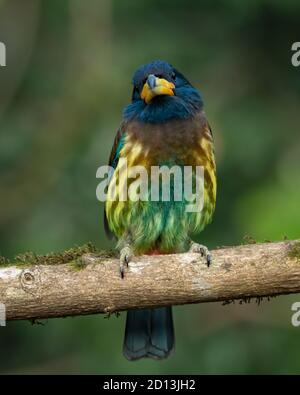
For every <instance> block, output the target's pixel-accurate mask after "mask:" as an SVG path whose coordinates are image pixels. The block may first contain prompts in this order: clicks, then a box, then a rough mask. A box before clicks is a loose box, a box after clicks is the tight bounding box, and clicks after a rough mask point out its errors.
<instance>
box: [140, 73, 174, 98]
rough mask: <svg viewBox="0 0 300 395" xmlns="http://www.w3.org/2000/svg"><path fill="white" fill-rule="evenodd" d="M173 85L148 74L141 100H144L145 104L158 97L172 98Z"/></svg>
mask: <svg viewBox="0 0 300 395" xmlns="http://www.w3.org/2000/svg"><path fill="white" fill-rule="evenodd" d="M174 89H175V85H174V84H173V83H172V82H169V81H167V80H165V79H164V78H158V77H156V76H155V75H153V74H150V75H149V76H148V78H147V81H146V82H145V84H144V86H143V89H142V92H141V98H142V99H143V100H145V103H147V104H148V103H150V101H151V100H152V99H153V98H154V97H155V96H159V95H168V96H174Z"/></svg>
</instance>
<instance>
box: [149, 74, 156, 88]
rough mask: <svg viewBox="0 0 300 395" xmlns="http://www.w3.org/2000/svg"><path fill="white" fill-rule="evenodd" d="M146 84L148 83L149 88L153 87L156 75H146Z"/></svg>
mask: <svg viewBox="0 0 300 395" xmlns="http://www.w3.org/2000/svg"><path fill="white" fill-rule="evenodd" d="M147 84H148V85H149V88H150V89H154V88H155V85H156V77H155V75H153V74H150V75H148V78H147Z"/></svg>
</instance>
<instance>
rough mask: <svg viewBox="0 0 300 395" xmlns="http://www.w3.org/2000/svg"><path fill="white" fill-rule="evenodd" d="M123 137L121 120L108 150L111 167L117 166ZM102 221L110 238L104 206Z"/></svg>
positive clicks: (124, 131) (111, 235) (124, 130)
mask: <svg viewBox="0 0 300 395" xmlns="http://www.w3.org/2000/svg"><path fill="white" fill-rule="evenodd" d="M125 137H126V124H125V122H123V123H121V125H120V127H119V129H118V131H117V134H116V137H115V140H114V143H113V146H112V149H111V152H110V156H109V162H108V164H109V166H111V167H112V168H113V169H116V167H117V166H118V162H119V157H120V152H121V149H122V148H123V146H124V143H125ZM112 175H113V172H112V173H111V174H110V179H111V178H112ZM103 221H104V230H105V233H106V235H107V237H108V238H109V239H112V237H113V233H112V232H111V231H110V229H109V226H108V222H107V217H106V213H105V208H104V215H103Z"/></svg>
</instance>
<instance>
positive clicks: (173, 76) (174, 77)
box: [171, 72, 176, 81]
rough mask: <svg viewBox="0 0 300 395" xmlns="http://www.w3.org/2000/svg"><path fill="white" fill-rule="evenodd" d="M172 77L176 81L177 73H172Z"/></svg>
mask: <svg viewBox="0 0 300 395" xmlns="http://www.w3.org/2000/svg"><path fill="white" fill-rule="evenodd" d="M171 78H172V80H173V81H175V79H176V74H175V73H174V72H173V73H172V74H171Z"/></svg>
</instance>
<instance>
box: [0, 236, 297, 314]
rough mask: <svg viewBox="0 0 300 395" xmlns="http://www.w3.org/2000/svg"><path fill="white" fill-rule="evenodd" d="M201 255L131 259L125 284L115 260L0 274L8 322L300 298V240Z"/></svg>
mask: <svg viewBox="0 0 300 395" xmlns="http://www.w3.org/2000/svg"><path fill="white" fill-rule="evenodd" d="M212 255H213V264H212V266H211V267H209V268H208V267H206V265H205V263H204V260H203V258H201V257H200V256H199V255H198V254H190V253H186V254H177V255H163V256H162V255H161V256H141V257H135V258H134V259H133V262H131V263H130V264H129V268H128V270H127V271H126V273H125V278H124V279H121V278H120V275H119V263H118V260H117V259H115V258H108V259H107V258H105V259H103V258H98V257H97V255H95V254H85V255H83V256H82V257H81V260H80V265H79V266H80V267H81V269H80V270H79V269H77V270H75V269H74V267H76V265H77V266H78V262H77V263H76V265H75V264H74V262H71V263H67V264H60V265H43V264H41V265H36V266H29V267H22V266H9V267H2V268H0V303H4V304H5V305H6V313H7V320H17V319H35V318H48V317H63V316H71V315H82V314H94V313H112V312H116V311H121V310H127V309H133V308H145V307H157V306H165V305H178V304H187V303H201V302H213V301H224V300H232V299H241V298H249V297H262V296H271V295H279V294H289V293H297V292H300V240H295V241H285V242H278V243H264V244H251V245H243V246H239V247H230V248H222V249H217V250H214V251H212Z"/></svg>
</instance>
